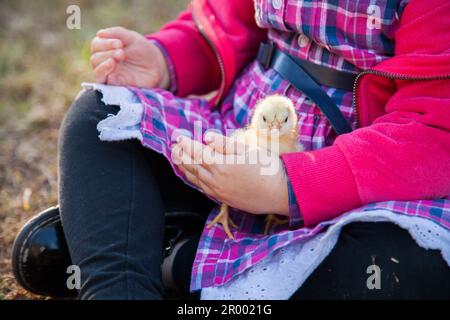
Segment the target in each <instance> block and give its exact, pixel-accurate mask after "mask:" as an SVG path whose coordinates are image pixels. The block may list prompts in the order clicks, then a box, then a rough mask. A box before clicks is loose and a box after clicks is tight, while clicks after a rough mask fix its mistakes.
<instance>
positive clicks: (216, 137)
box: [205, 131, 245, 154]
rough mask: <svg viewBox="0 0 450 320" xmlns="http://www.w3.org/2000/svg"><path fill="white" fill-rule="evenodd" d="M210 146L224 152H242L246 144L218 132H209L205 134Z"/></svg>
mask: <svg viewBox="0 0 450 320" xmlns="http://www.w3.org/2000/svg"><path fill="white" fill-rule="evenodd" d="M205 141H206V143H207V144H208V146H209V147H210V148H212V149H214V150H215V151H217V152H220V153H222V154H241V153H242V151H243V150H245V148H244V147H245V146H244V145H242V144H241V143H239V142H237V141H236V139H233V138H230V137H227V136H224V135H222V134H220V133H216V132H213V131H211V132H208V133H207V134H206V136H205Z"/></svg>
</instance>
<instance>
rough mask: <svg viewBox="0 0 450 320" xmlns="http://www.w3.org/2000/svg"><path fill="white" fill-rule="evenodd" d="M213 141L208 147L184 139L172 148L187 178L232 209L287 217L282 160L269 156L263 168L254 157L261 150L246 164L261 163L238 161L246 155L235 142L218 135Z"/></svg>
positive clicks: (287, 209) (287, 207) (285, 184)
mask: <svg viewBox="0 0 450 320" xmlns="http://www.w3.org/2000/svg"><path fill="white" fill-rule="evenodd" d="M211 137H212V138H213V142H211V143H210V144H209V145H204V144H202V143H200V142H198V141H194V140H192V139H190V138H188V137H183V136H182V137H180V140H179V142H178V143H176V144H174V145H173V147H172V156H173V160H174V162H175V164H177V165H178V168H179V169H180V170H181V171H182V172H183V173H184V174H185V176H186V178H187V179H188V180H189V181H190V182H191V183H193V184H195V185H196V186H197V187H199V188H200V189H202V190H203V191H204V192H205V193H206V194H207V195H209V196H210V197H212V198H214V199H216V200H218V201H220V202H222V203H226V204H228V205H229V206H231V207H233V208H236V209H240V210H243V211H246V212H249V213H253V214H268V213H270V214H273V213H276V214H279V215H285V216H288V215H289V199H288V190H287V181H286V174H285V173H284V169H283V164H282V162H281V160H280V158H279V157H278V156H269V157H267V158H266V159H265V160H264V162H265V163H264V164H263V163H262V162H261V157H260V156H258V155H257V154H252V153H254V152H258V150H257V149H250V150H248V154H247V156H248V157H247V160H248V159H256V160H258V161H256V162H254V163H253V164H252V163H251V162H250V161H245V163H244V162H242V158H241V159H238V158H237V157H238V156H239V155H242V153H241V152H246V151H244V150H239V148H236V147H233V144H234V142H233V140H232V139H229V138H227V137H224V136H222V135H218V134H214V135H211ZM224 156H225V158H224ZM263 168H266V169H268V168H271V170H269V171H265V170H264V169H263ZM263 171H265V172H266V173H265V174H262V172H263Z"/></svg>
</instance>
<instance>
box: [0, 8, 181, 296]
mask: <svg viewBox="0 0 450 320" xmlns="http://www.w3.org/2000/svg"><path fill="white" fill-rule="evenodd" d="M188 2H189V1H188V0H109V1H104V0H102V1H100V0H79V1H66V0H58V1H56V0H34V1H30V0H1V1H0V300H1V299H27V298H39V297H35V296H32V295H30V294H28V293H26V292H25V291H24V290H22V289H20V288H19V287H18V286H17V285H16V283H15V281H14V279H13V277H12V274H11V270H10V248H11V245H12V242H13V240H14V236H15V234H16V233H17V231H18V230H19V228H20V227H21V225H23V224H24V223H25V222H26V221H27V219H29V218H30V217H31V216H32V215H34V214H35V213H37V212H39V211H40V210H42V209H45V208H46V207H48V206H52V205H55V204H56V203H57V167H56V164H57V137H58V128H59V125H60V122H61V120H62V117H63V115H64V113H65V111H66V110H67V108H68V107H69V106H70V104H71V102H72V100H73V98H74V97H75V96H76V94H77V93H78V91H80V83H81V82H83V81H93V77H92V74H91V69H90V66H89V55H90V54H89V47H90V45H89V44H90V40H91V38H92V37H93V36H94V35H95V33H96V31H97V30H98V29H101V28H104V27H108V26H115V25H120V26H124V27H127V28H130V29H134V30H136V31H138V32H141V33H144V34H145V33H151V32H153V31H155V30H157V29H158V28H159V27H160V26H161V25H162V24H163V23H164V22H166V21H168V20H170V19H173V18H174V17H176V15H177V14H178V13H179V12H180V11H181V10H182V9H183V8H185V7H186V5H187V3H188ZM69 5H78V6H79V7H80V8H81V30H69V29H68V28H67V27H66V19H67V18H68V15H67V14H66V9H67V7H68V6H69Z"/></svg>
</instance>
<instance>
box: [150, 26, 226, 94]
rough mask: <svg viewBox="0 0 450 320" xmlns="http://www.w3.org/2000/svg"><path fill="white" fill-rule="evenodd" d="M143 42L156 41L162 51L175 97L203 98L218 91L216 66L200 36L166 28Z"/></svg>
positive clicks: (211, 51) (218, 80)
mask: <svg viewBox="0 0 450 320" xmlns="http://www.w3.org/2000/svg"><path fill="white" fill-rule="evenodd" d="M147 39H149V40H154V41H157V42H158V43H159V45H160V46H161V47H163V48H164V49H165V51H166V54H167V56H168V57H169V59H170V61H171V62H172V65H173V69H174V76H175V78H176V79H177V95H178V96H180V97H185V96H188V95H192V94H199V95H200V94H205V93H209V92H211V91H213V90H215V89H217V88H218V87H219V84H220V80H221V75H220V68H219V62H218V61H217V58H216V56H215V54H214V52H213V50H212V49H211V47H210V46H209V45H208V44H207V43H205V40H204V39H203V36H202V35H201V34H200V33H198V34H196V33H192V32H191V33H187V32H185V31H184V30H180V29H177V28H168V29H163V30H161V31H159V32H157V33H154V34H151V35H148V36H147Z"/></svg>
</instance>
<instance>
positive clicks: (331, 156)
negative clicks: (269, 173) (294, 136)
mask: <svg viewBox="0 0 450 320" xmlns="http://www.w3.org/2000/svg"><path fill="white" fill-rule="evenodd" d="M449 82H450V81H449V80H440V81H431V82H428V83H424V82H410V83H408V84H406V83H405V85H404V86H402V87H401V88H400V89H399V90H398V91H397V93H396V94H395V95H394V97H393V98H391V100H390V101H389V103H388V104H387V106H386V111H387V114H385V115H384V116H381V117H379V118H378V119H376V120H375V122H374V123H373V124H372V125H370V126H368V127H365V128H361V129H358V130H355V131H353V132H352V133H349V134H345V135H342V136H339V137H338V138H337V139H336V141H335V143H334V145H333V146H330V147H326V148H324V149H320V150H316V151H312V152H303V153H294V154H288V155H285V156H284V157H283V161H284V163H285V166H286V170H287V172H288V175H289V179H290V181H291V183H292V186H293V189H294V193H295V195H296V198H297V201H298V203H299V207H300V210H301V213H302V217H303V219H304V222H305V225H314V224H317V223H319V222H321V221H324V220H329V219H332V218H334V217H337V216H338V215H340V214H342V213H344V212H346V211H349V210H351V209H354V208H357V207H359V206H361V205H365V204H368V203H373V202H379V201H388V200H416V199H436V198H443V197H446V196H448V195H450V175H449V174H448V173H449V172H450V133H449V132H450V90H448V88H449V87H450V86H449ZM444 88H447V90H445V89H444Z"/></svg>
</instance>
